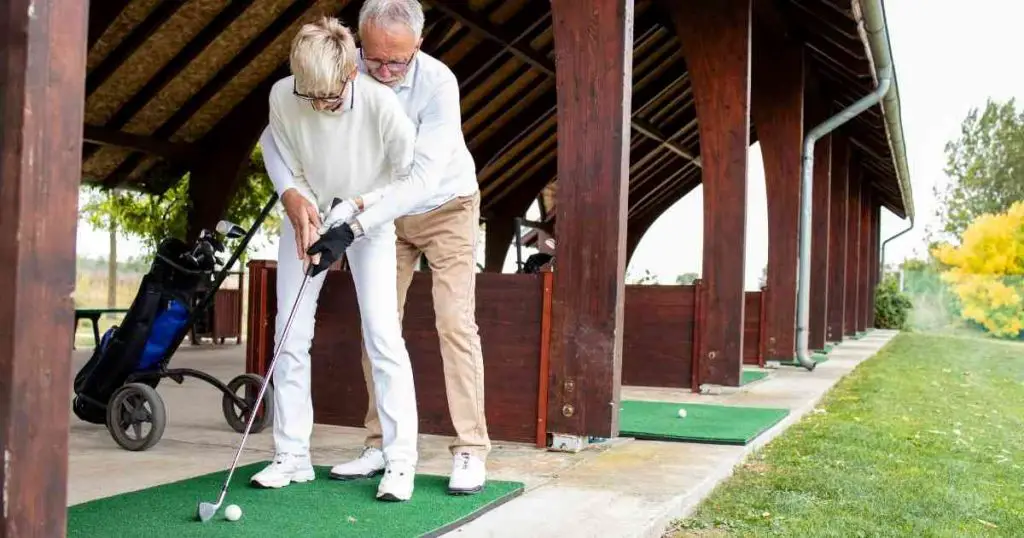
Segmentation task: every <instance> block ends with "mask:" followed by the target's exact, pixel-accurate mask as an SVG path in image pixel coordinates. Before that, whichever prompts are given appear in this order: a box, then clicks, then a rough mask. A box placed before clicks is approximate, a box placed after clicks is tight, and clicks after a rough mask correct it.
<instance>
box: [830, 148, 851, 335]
mask: <svg viewBox="0 0 1024 538" xmlns="http://www.w3.org/2000/svg"><path fill="white" fill-rule="evenodd" d="M830 138H831V139H832V181H831V183H832V186H831V189H830V191H829V225H828V228H829V234H828V235H829V245H828V254H829V260H828V314H827V322H828V324H827V328H826V331H825V332H826V334H825V338H826V340H827V341H829V342H842V341H843V317H844V316H845V313H846V311H845V309H844V307H845V305H846V300H845V299H846V288H845V285H846V236H847V233H846V210H847V205H848V204H847V196H848V193H847V190H848V187H849V185H848V183H849V181H848V177H849V153H848V150H847V148H848V146H847V140H846V138H844V137H843V136H842V135H840V134H837V133H833V134H831V135H830Z"/></svg>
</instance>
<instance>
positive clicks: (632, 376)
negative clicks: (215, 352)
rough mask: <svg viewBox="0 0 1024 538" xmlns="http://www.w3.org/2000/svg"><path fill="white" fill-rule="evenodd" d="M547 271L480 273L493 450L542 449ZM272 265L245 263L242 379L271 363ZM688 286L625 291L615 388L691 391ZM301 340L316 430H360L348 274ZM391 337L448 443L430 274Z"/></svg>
mask: <svg viewBox="0 0 1024 538" xmlns="http://www.w3.org/2000/svg"><path fill="white" fill-rule="evenodd" d="M552 276H553V275H552V273H541V274H540V275H522V274H500V273H480V274H478V275H477V284H476V297H477V299H476V306H477V309H476V316H477V324H478V325H479V327H480V338H481V342H482V345H483V352H484V376H485V400H486V405H485V407H486V413H487V421H488V428H489V432H490V435H491V438H492V439H494V440H495V441H515V442H535V443H536V444H537V446H545V445H546V444H547V423H546V416H547V406H548V404H547V401H548V376H549V367H548V362H547V356H548V348H549V345H550V333H551V323H550V319H551V291H552V281H553V278H552ZM276 284H277V281H276V263H275V262H273V261H266V260H256V261H253V262H250V263H249V312H248V315H249V318H248V320H249V321H248V338H247V342H246V371H248V372H253V373H259V374H261V375H263V374H265V372H266V370H267V366H268V364H269V363H270V360H271V358H272V357H273V342H274V319H275V316H276V310H277V294H276ZM705 292H706V291H705V290H704V288H703V287H702V286H701V283H700V282H699V281H698V282H697V284H696V285H693V286H646V285H629V286H626V295H625V316H624V320H625V323H624V334H623V352H622V355H623V356H622V384H623V385H634V386H648V387H668V388H689V389H691V390H695V391H696V390H698V389H699V385H700V383H701V381H700V380H699V379H697V377H696V372H697V369H696V368H695V366H696V365H697V364H698V363H697V361H698V359H699V357H697V355H696V350H697V349H699V342H697V341H696V339H697V335H698V334H699V331H698V330H697V329H698V328H699V324H700V320H699V318H698V312H699V311H700V302H701V300H702V296H703V295H704V293H705ZM319 303H320V306H319V309H318V311H317V319H316V328H315V334H316V336H315V337H314V339H313V346H312V351H311V353H312V357H313V409H314V413H315V420H316V422H317V423H319V424H331V425H338V426H352V427H362V426H363V417H364V416H365V413H366V405H367V395H366V387H365V384H364V381H363V372H362V368H361V366H360V345H361V344H360V333H359V312H358V308H357V306H356V299H355V289H354V286H353V283H352V279H351V277H350V274H349V273H348V272H346V271H340V270H336V269H332V270H331V271H329V272H328V276H327V280H326V282H325V284H324V289H323V291H322V292H321V295H320V301H319ZM744 312H745V313H744V318H745V321H744V327H743V332H744V344H743V349H744V353H743V357H744V363H745V364H751V365H760V366H763V365H764V328H765V323H764V293H763V292H761V291H756V292H749V291H748V292H746V294H745V305H744ZM403 333H404V336H405V339H406V345H407V346H408V349H409V354H410V356H411V358H412V363H413V375H414V376H415V383H416V400H417V405H418V407H419V415H420V432H421V433H426V434H437V435H452V434H453V433H454V431H453V429H452V426H451V420H450V418H449V413H448V402H447V398H446V396H445V389H444V377H443V373H442V364H441V353H440V348H439V345H438V339H437V330H436V329H435V327H434V313H433V299H432V295H431V277H430V273H420V272H417V273H416V274H415V276H414V277H413V282H412V284H411V286H410V288H409V295H408V300H407V302H406V310H405V320H404V323H403Z"/></svg>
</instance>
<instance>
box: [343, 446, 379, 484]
mask: <svg viewBox="0 0 1024 538" xmlns="http://www.w3.org/2000/svg"><path fill="white" fill-rule="evenodd" d="M385 467H386V464H385V462H384V452H383V451H382V450H381V449H379V448H374V447H372V446H368V447H366V448H364V449H363V453H362V454H360V455H359V457H358V458H356V459H354V460H352V461H349V462H345V463H340V464H338V465H335V466H334V467H331V475H330V476H331V478H334V479H337V480H355V479H358V478H373V477H374V476H377V475H379V474H380V473H382V472H384V468H385Z"/></svg>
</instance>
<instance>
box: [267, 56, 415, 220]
mask: <svg viewBox="0 0 1024 538" xmlns="http://www.w3.org/2000/svg"><path fill="white" fill-rule="evenodd" d="M293 89H294V77H292V76H289V77H285V78H283V79H281V80H279V81H277V82H276V83H275V84H274V86H273V88H271V90H270V126H269V130H270V132H271V133H272V134H273V137H274V141H275V142H276V145H277V150H278V152H279V154H280V158H281V160H282V161H283V162H284V164H285V165H286V166H287V167H288V169H289V171H290V172H291V175H292V176H293V177H294V179H295V182H296V186H297V187H299V188H300V190H305V191H306V192H307V194H311V195H312V197H313V198H314V200H315V203H316V205H317V206H318V207H319V208H320V210H321V211H327V210H329V209H330V205H331V201H332V200H333V199H334V198H341V199H347V198H353V197H355V196H358V195H360V194H362V193H365V192H367V191H371V190H375V189H380V188H382V187H384V186H385V185H387V184H389V183H391V182H393V181H394V180H395V179H398V178H400V177H403V176H406V175H407V174H408V173H409V169H410V167H411V166H412V160H413V154H414V147H415V143H416V128H415V126H414V125H413V123H412V121H411V120H410V119H409V117H408V116H406V114H405V111H404V109H403V108H402V105H401V103H400V102H399V100H398V98H397V96H396V95H395V92H394V91H392V90H391V88H388V87H387V86H385V85H383V84H381V83H379V82H377V81H376V80H374V79H373V78H372V77H369V76H365V75H359V76H357V77H356V78H355V79H353V81H352V82H351V83H350V84H349V85H348V87H347V89H346V92H347V94H346V96H345V97H346V99H345V102H344V103H343V104H342V106H341V107H340V108H339V109H338V110H337V111H335V112H318V111H316V110H313V107H312V105H311V104H310V103H309V102H308V101H306V100H304V99H301V98H299V97H297V96H296V95H294V93H293Z"/></svg>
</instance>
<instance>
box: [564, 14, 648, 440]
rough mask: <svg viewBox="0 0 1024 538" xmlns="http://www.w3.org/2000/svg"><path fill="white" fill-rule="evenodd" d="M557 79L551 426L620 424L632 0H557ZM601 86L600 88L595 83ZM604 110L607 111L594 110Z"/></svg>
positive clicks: (595, 429)
mask: <svg viewBox="0 0 1024 538" xmlns="http://www.w3.org/2000/svg"><path fill="white" fill-rule="evenodd" d="M551 10H552V20H553V28H554V33H555V51H556V56H557V57H558V60H559V69H558V74H557V76H556V80H557V85H558V178H559V181H558V185H559V187H558V189H559V197H558V200H559V202H558V205H557V208H556V212H557V213H558V222H557V224H556V230H557V236H558V240H559V242H560V243H561V244H562V245H567V246H566V247H563V248H561V249H559V260H558V270H557V271H555V281H554V295H553V301H552V325H551V330H552V338H551V357H550V361H551V362H550V369H551V376H550V380H551V384H550V391H549V396H548V401H549V412H548V429H549V431H551V432H556V433H562V434H569V435H581V436H587V435H592V436H599V437H615V436H616V435H618V430H619V411H618V409H619V389H620V383H621V369H622V310H623V294H624V282H623V277H624V273H625V254H626V252H625V239H626V222H625V220H626V204H627V200H626V195H627V192H628V188H629V186H628V182H629V177H628V173H627V167H628V163H629V153H628V145H629V112H630V100H631V96H632V95H631V94H632V91H631V83H630V81H631V80H632V67H633V2H632V0H594V1H592V2H590V3H589V4H588V7H587V9H579V2H578V1H577V0H552V2H551ZM593 88H601V91H599V92H595V91H592V89H593ZM595 110H600V111H601V113H600V114H594V113H593V111H595Z"/></svg>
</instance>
